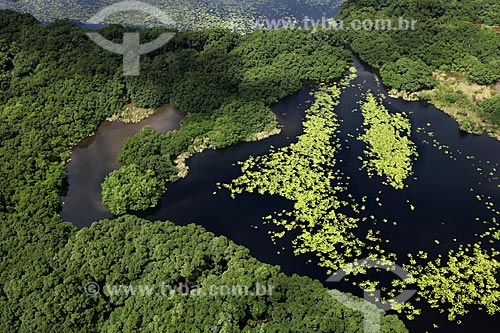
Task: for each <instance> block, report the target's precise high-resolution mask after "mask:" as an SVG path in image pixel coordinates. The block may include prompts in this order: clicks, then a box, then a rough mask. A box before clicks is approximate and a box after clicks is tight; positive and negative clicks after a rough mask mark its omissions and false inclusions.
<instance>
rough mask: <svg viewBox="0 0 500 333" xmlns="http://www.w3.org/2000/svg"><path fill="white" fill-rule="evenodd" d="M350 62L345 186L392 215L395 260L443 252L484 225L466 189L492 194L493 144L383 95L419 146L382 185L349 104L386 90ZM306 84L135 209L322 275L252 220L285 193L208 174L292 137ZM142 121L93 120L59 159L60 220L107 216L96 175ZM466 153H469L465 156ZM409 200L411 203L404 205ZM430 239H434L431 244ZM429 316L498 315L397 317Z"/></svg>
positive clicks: (375, 210) (480, 316) (483, 324)
mask: <svg viewBox="0 0 500 333" xmlns="http://www.w3.org/2000/svg"><path fill="white" fill-rule="evenodd" d="M355 65H356V67H357V69H358V77H357V78H356V79H355V80H354V81H353V82H352V84H351V86H350V87H348V88H346V90H345V92H344V93H343V95H342V98H341V102H340V104H339V106H338V107H337V110H338V114H339V118H340V119H342V120H343V123H342V125H341V129H342V134H340V135H341V140H342V141H341V143H342V144H343V149H342V150H341V151H340V153H339V155H338V156H337V158H338V160H339V161H341V160H342V162H341V163H339V167H340V168H341V170H342V171H343V172H344V174H345V175H346V176H350V178H351V179H350V184H349V190H348V191H349V193H351V194H352V195H353V197H354V198H356V199H357V201H358V202H359V201H360V199H361V198H362V197H363V196H367V197H368V198H369V199H368V202H367V204H366V206H367V211H368V212H369V213H368V214H370V215H371V214H373V215H375V216H376V217H377V220H378V221H382V220H383V219H384V218H386V219H388V220H389V221H397V222H398V224H397V226H394V225H393V224H392V223H387V224H384V223H378V224H377V228H378V229H380V230H381V232H382V237H383V238H385V239H388V240H390V243H389V244H388V245H387V246H385V248H386V249H387V250H388V251H392V252H395V253H396V254H397V255H398V258H399V260H400V261H401V262H405V261H406V258H407V257H406V254H407V253H409V252H411V253H416V252H418V251H419V250H426V251H427V252H429V258H431V259H432V258H435V257H436V256H437V255H438V254H443V255H444V254H446V253H447V252H448V250H449V249H452V248H456V247H457V244H459V243H475V242H477V241H479V239H478V237H476V236H475V235H476V234H478V233H482V232H484V231H485V230H486V229H487V228H488V227H489V225H486V224H483V223H481V222H480V221H476V218H480V220H481V221H482V220H486V219H488V218H490V217H491V216H492V213H490V212H489V211H488V210H486V208H485V205H484V202H480V201H478V200H477V199H476V195H477V194H482V195H486V196H491V199H489V200H488V201H490V202H493V203H498V202H500V200H499V199H500V197H499V192H500V191H499V189H498V184H499V181H498V178H497V177H496V176H497V174H494V176H490V175H489V172H490V171H491V170H492V169H493V168H497V169H500V167H498V164H499V163H500V144H499V143H498V142H497V141H496V140H494V139H492V138H490V137H488V136H486V135H482V136H471V135H464V134H463V133H461V132H460V131H459V130H458V126H457V124H456V122H455V121H454V120H453V119H451V118H449V117H448V116H446V115H445V114H444V113H443V112H441V111H439V110H437V109H436V108H435V107H433V106H432V105H429V104H427V103H425V102H406V101H403V100H401V99H393V98H386V99H385V100H384V105H385V106H386V107H387V108H388V109H389V111H390V112H405V113H406V114H407V115H408V116H409V118H410V120H411V123H412V126H413V134H412V139H413V140H414V141H415V142H416V143H417V146H418V152H419V154H420V156H419V158H418V160H417V161H416V162H415V163H414V171H415V175H414V176H413V177H411V178H410V179H408V180H407V184H408V185H409V186H408V188H407V189H405V190H403V191H397V190H394V189H392V188H390V187H388V186H385V185H382V184H381V179H380V178H373V179H370V178H368V176H367V175H366V172H365V171H360V170H359V169H360V166H361V162H360V161H359V160H358V159H357V157H358V156H360V155H361V154H362V151H363V149H364V145H363V144H362V143H361V142H359V141H357V140H356V137H357V136H358V135H359V133H360V128H361V125H362V120H363V119H362V116H361V113H360V112H359V111H358V112H353V111H352V110H354V109H358V108H359V104H358V101H359V100H360V98H362V95H363V94H364V93H366V92H367V91H368V90H370V91H372V92H373V93H375V94H386V91H385V89H384V88H383V87H382V86H381V85H380V84H379V83H378V80H377V76H376V75H375V74H373V73H372V72H371V71H370V70H368V68H367V67H365V66H364V64H362V63H361V62H360V61H359V60H358V59H356V58H355ZM313 89H314V86H313V85H311V84H305V85H304V87H303V89H302V90H301V91H299V92H298V93H296V94H294V95H292V96H289V97H287V98H285V99H283V100H282V101H280V102H279V103H277V104H276V105H274V106H273V111H274V112H275V113H276V115H277V116H278V118H279V122H280V124H282V125H283V126H284V127H283V131H282V133H281V134H280V135H277V136H273V137H271V138H268V139H266V140H263V141H259V142H253V143H241V144H238V145H236V146H234V147H231V148H228V149H223V150H218V151H213V150H207V151H205V152H203V153H200V154H196V155H194V156H193V157H191V158H190V159H189V160H188V165H189V168H190V171H189V176H188V177H187V178H185V179H182V180H180V181H177V182H175V183H173V184H170V185H169V186H168V191H167V193H166V195H165V196H164V198H163V199H162V201H161V204H160V205H159V206H158V207H157V208H155V209H151V210H148V211H146V212H143V213H141V214H139V216H141V217H144V218H146V219H149V220H151V221H157V220H171V221H174V222H175V223H177V224H179V225H186V224H190V223H196V224H199V225H202V226H203V227H205V228H206V229H207V230H209V231H211V232H213V233H214V234H216V235H224V236H227V237H228V238H230V239H232V240H234V241H235V242H236V243H238V244H241V245H244V246H246V247H248V248H249V249H250V251H251V253H252V255H253V256H255V257H256V258H257V259H259V260H261V261H263V262H266V263H270V264H273V265H280V266H281V268H282V270H283V271H284V272H285V273H287V274H293V273H298V274H301V275H307V276H310V277H312V278H314V279H318V280H320V281H325V279H326V278H327V277H328V276H327V274H326V270H325V269H323V268H321V267H319V266H318V265H317V260H316V259H315V258H312V257H308V256H304V255H301V256H295V255H294V254H293V249H292V248H291V245H290V244H291V237H292V235H290V236H287V237H285V238H284V239H283V240H280V241H279V242H278V244H277V245H274V244H273V243H272V242H271V240H270V237H269V235H268V231H269V230H271V229H272V228H273V227H272V226H270V225H263V224H262V219H261V218H262V217H263V216H267V215H269V214H271V213H273V212H274V211H280V210H282V209H290V208H291V207H292V203H291V202H289V201H287V200H284V199H283V198H280V197H277V196H261V195H256V194H242V195H240V196H237V197H236V199H231V198H230V196H229V193H228V191H227V190H218V189H217V186H216V183H218V182H221V183H228V182H230V181H231V180H232V179H234V178H236V177H238V176H239V175H240V171H239V168H238V167H236V166H234V164H235V163H236V162H237V161H243V160H245V159H247V158H248V157H249V156H252V155H253V156H256V155H262V154H266V153H267V152H268V151H269V149H270V147H271V146H274V147H284V146H287V145H289V144H290V143H292V142H295V141H296V139H297V136H298V135H300V134H301V133H302V120H303V118H304V112H305V110H306V109H307V107H308V105H310V103H311V96H310V92H311V91H312V90H313ZM167 115H168V116H167ZM164 117H166V118H150V119H148V122H149V123H150V124H152V125H158V124H159V125H160V126H161V129H162V130H163V131H166V130H169V129H174V128H176V127H177V126H178V122H179V120H180V119H181V118H182V115H180V114H178V113H175V112H170V113H166V114H165V115H164ZM165 124H168V125H165ZM143 125H145V123H141V124H139V125H137V127H134V129H132V128H130V129H128V128H127V129H126V127H125V126H128V125H123V124H115V123H113V124H108V123H106V124H103V125H102V126H101V128H100V129H99V131H98V132H97V134H96V136H95V137H94V138H93V139H92V138H91V139H89V140H90V141H87V142H83V143H82V145H81V146H78V147H77V148H76V149H75V150H74V152H73V154H72V162H71V163H70V164H68V166H67V172H68V180H69V192H68V195H67V196H66V197H65V198H63V201H65V205H64V209H63V213H62V218H63V219H64V220H68V221H72V222H74V223H75V224H76V225H77V226H79V227H84V226H88V225H90V224H91V221H93V220H97V219H101V218H109V217H111V214H110V213H109V212H108V211H107V210H106V209H105V207H103V206H102V205H101V203H100V183H101V182H102V180H103V179H104V177H105V176H106V175H107V174H108V173H109V172H110V171H111V170H113V169H115V168H117V167H119V166H120V165H119V163H118V162H117V156H118V155H117V154H118V150H119V147H120V145H121V142H123V139H124V138H125V137H127V136H130V135H133V134H134V133H135V132H137V131H138V130H139V128H140V127H141V126H143ZM417 128H424V129H425V130H426V132H433V133H434V136H433V137H431V136H429V135H428V134H426V133H425V132H423V131H420V132H417V131H416V129H417ZM348 133H350V134H352V135H353V136H354V138H351V136H348ZM434 139H437V140H438V141H439V142H440V143H442V144H445V145H448V146H449V148H442V149H441V150H439V149H438V148H436V147H433V145H432V141H433V140H434ZM426 141H428V142H430V144H427V143H425V142H426ZM445 151H448V154H447V153H445ZM450 155H452V156H455V157H456V160H453V159H451V158H450ZM466 156H474V159H468V158H466ZM478 168H481V170H482V171H478ZM471 188H472V189H473V191H471ZM376 197H379V198H380V199H381V202H382V207H380V206H378V204H377V203H376V202H375V201H374V198H376ZM410 204H411V205H413V206H414V207H415V210H411V209H410ZM371 228H373V226H371ZM454 239H456V240H457V242H455V241H454ZM435 240H439V241H440V243H439V245H438V244H436V243H435ZM278 252H279V254H278ZM308 261H309V262H310V263H308ZM391 278H392V277H391ZM325 285H327V286H328V287H331V288H334V287H335V288H339V289H341V290H343V291H349V292H353V293H355V294H358V295H361V292H360V291H359V290H358V289H356V288H353V287H350V286H349V284H347V283H342V284H338V285H336V284H330V283H328V284H326V283H325ZM433 323H436V324H438V325H439V329H438V330H437V331H439V332H448V331H449V332H451V331H453V332H456V333H460V332H463V333H465V332H472V331H474V330H477V328H479V327H480V328H481V331H483V332H491V333H493V332H497V327H498V325H499V324H500V317H499V316H494V317H491V316H488V315H486V314H484V313H479V312H472V313H471V314H470V315H468V316H467V317H466V318H465V319H464V320H463V323H462V324H461V325H460V326H457V325H455V324H453V323H450V322H448V321H447V320H446V316H445V315H443V314H438V313H436V312H434V311H427V310H425V315H423V316H420V317H417V319H416V320H415V321H409V322H408V321H407V325H408V327H409V329H410V331H412V332H413V331H415V332H425V331H433V329H432V324H433ZM434 331H435V330H434Z"/></svg>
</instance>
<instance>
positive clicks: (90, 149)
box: [61, 105, 184, 226]
mask: <svg viewBox="0 0 500 333" xmlns="http://www.w3.org/2000/svg"><path fill="white" fill-rule="evenodd" d="M183 118H184V114H183V113H182V112H180V111H179V110H177V109H175V108H173V107H171V106H169V105H164V106H162V107H160V108H159V109H158V110H156V113H155V114H154V115H152V116H151V117H149V118H147V119H145V120H143V121H141V122H140V123H137V124H125V123H122V122H120V121H115V122H109V121H106V122H104V123H103V124H101V126H99V129H98V130H97V132H96V134H95V135H93V136H91V137H89V138H86V139H85V140H83V141H81V142H80V143H79V144H78V145H76V146H75V148H74V149H73V152H72V154H71V161H70V162H69V163H68V164H67V165H66V174H67V182H68V188H67V193H65V195H64V196H63V197H62V201H63V203H64V204H63V209H62V211H61V218H62V219H63V220H68V221H72V222H74V223H75V224H76V225H78V226H83V225H88V224H89V222H90V221H95V220H98V219H102V218H109V217H112V214H111V213H110V212H109V211H108V210H107V208H106V207H105V206H104V205H103V204H102V203H101V183H102V182H103V181H104V178H106V176H107V175H108V174H109V173H110V172H111V171H113V170H115V169H118V168H120V167H121V166H122V164H121V163H120V162H119V161H118V154H119V152H120V148H121V146H122V144H123V141H124V140H125V139H126V138H127V137H130V136H133V135H134V134H136V133H137V132H139V130H140V129H141V128H142V127H144V126H146V125H149V126H152V127H153V128H154V129H156V130H157V131H159V132H162V133H166V132H168V131H171V130H174V129H178V128H179V123H180V121H181V120H182V119H183Z"/></svg>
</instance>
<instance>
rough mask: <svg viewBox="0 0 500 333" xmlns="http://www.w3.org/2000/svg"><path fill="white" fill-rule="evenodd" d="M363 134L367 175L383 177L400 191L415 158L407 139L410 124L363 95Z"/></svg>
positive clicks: (415, 149)
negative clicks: (364, 99) (366, 158)
mask: <svg viewBox="0 0 500 333" xmlns="http://www.w3.org/2000/svg"><path fill="white" fill-rule="evenodd" d="M361 111H362V113H363V117H364V121H363V124H364V126H365V133H364V134H362V135H360V136H359V137H358V140H360V141H363V142H364V143H366V146H367V147H366V150H365V151H364V153H365V154H366V156H367V157H368V158H369V159H368V160H363V167H364V168H366V169H367V170H368V175H369V176H370V177H373V176H374V174H377V175H378V176H381V177H385V178H386V180H385V181H384V184H386V185H390V186H392V187H394V188H395V189H403V188H404V186H405V185H404V181H405V179H406V178H408V177H409V176H411V175H412V174H413V171H412V159H413V158H416V157H417V156H418V153H417V148H416V145H415V143H414V142H412V141H411V140H410V138H409V136H410V134H411V124H410V121H409V120H408V118H406V117H405V116H404V115H403V114H400V113H398V114H391V113H389V111H388V110H387V109H386V108H385V107H384V106H383V105H382V103H380V102H378V101H377V100H376V98H375V96H373V94H371V93H368V94H367V95H366V101H365V102H363V103H362V105H361Z"/></svg>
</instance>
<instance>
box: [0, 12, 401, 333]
mask: <svg viewBox="0 0 500 333" xmlns="http://www.w3.org/2000/svg"><path fill="white" fill-rule="evenodd" d="M123 30H124V29H123V28H120V27H114V26H111V27H109V28H106V29H104V31H103V33H104V34H106V35H107V36H108V38H113V37H117V38H118V36H120V35H121V34H122V33H123ZM143 33H144V34H145V35H149V34H151V35H153V36H154V33H155V32H154V31H145V32H143ZM284 34H288V35H289V37H290V38H293V36H292V34H291V33H289V32H286V33H284ZM278 35H279V33H277V34H276V35H272V34H269V36H270V37H269V39H268V38H267V37H266V36H267V34H265V33H261V34H256V35H253V36H250V37H248V38H246V39H244V38H243V37H242V36H240V35H237V34H234V33H229V32H223V31H205V32H188V33H184V34H179V35H178V36H177V37H176V39H175V40H174V42H173V43H172V44H171V45H170V46H169V48H167V49H166V50H165V52H162V53H161V56H159V57H157V58H155V57H154V56H153V57H152V58H151V59H149V60H148V59H145V73H146V74H147V75H144V77H142V78H141V79H139V80H144V81H142V82H134V80H124V79H123V76H122V75H121V57H120V56H117V55H113V54H109V53H106V52H105V51H103V50H102V49H100V48H99V47H98V46H96V45H95V44H93V43H92V42H90V41H89V40H88V38H87V37H86V36H85V35H84V32H83V31H82V30H81V29H79V28H78V27H77V26H75V25H74V24H71V23H69V22H61V21H59V22H54V23H52V24H50V25H46V26H43V25H41V24H39V23H38V22H37V21H36V20H35V19H33V18H32V17H31V16H29V15H23V14H17V13H13V12H7V11H0V40H1V41H2V42H1V43H0V54H1V56H0V59H1V61H2V66H0V71H1V73H0V77H1V78H2V79H1V84H2V90H1V92H0V119H1V121H0V128H1V129H0V135H1V139H2V140H1V144H0V155H1V156H2V157H6V158H2V160H1V162H0V163H1V168H0V176H1V177H0V218H1V220H2V223H1V224H0V235H1V238H0V252H1V254H2V256H1V259H0V286H1V288H0V308H1V309H2V311H0V323H1V327H2V328H6V329H7V330H8V331H25V332H27V331H46V332H47V331H56V332H96V331H108V332H137V331H138V330H151V331H161V332H187V331H193V329H194V330H197V331H200V332H201V331H204V330H207V329H209V328H213V329H214V330H215V331H219V332H239V331H246V332H251V331H260V330H264V331H266V332H284V331H295V332H298V331H300V332H312V331H316V332H331V331H336V332H344V331H345V332H352V331H359V332H361V331H362V327H363V326H362V317H361V314H360V313H354V312H353V311H351V310H349V309H347V308H345V307H343V306H341V305H340V304H339V303H338V302H336V301H335V300H334V299H333V298H332V297H331V296H329V295H328V294H327V292H326V289H324V288H323V287H322V285H321V284H320V283H319V282H314V281H312V280H311V279H309V278H304V277H298V276H293V277H287V276H285V275H284V274H282V273H279V269H278V268H277V267H272V266H269V265H265V264H262V263H259V262H258V261H257V260H255V259H254V258H252V257H251V256H250V255H249V252H248V250H247V249H245V248H243V247H240V246H236V245H234V244H233V243H232V242H231V241H229V240H227V239H226V238H224V237H215V236H214V235H212V234H210V233H208V232H206V231H204V230H203V229H202V228H200V227H196V226H193V225H191V226H187V227H180V226H175V225H174V224H173V223H170V222H157V223H151V222H149V221H145V220H141V219H138V218H136V217H133V216H124V217H122V218H119V219H115V220H106V221H101V222H95V223H93V225H92V226H91V227H90V228H84V229H81V230H77V229H76V227H75V226H73V225H71V224H70V223H66V222H62V221H61V220H60V217H59V213H58V211H59V208H60V200H59V194H60V191H61V189H62V187H63V183H64V179H65V172H64V167H63V163H62V162H63V161H65V160H66V159H67V158H68V156H69V152H70V147H71V145H72V144H74V143H75V142H78V141H79V140H81V139H83V138H85V137H87V136H89V135H90V134H91V133H93V132H94V131H95V130H96V129H97V127H98V125H99V124H100V123H101V122H102V121H103V120H104V119H105V118H106V117H108V116H111V115H112V114H115V113H117V112H118V111H120V110H121V109H122V108H123V105H124V103H125V102H126V101H128V100H134V96H135V97H137V96H143V97H142V98H143V99H142V100H137V101H135V100H134V102H137V103H138V104H140V105H142V106H146V105H147V104H148V105H147V106H151V107H155V106H158V105H160V104H161V103H164V102H165V101H166V100H168V99H169V98H171V99H172V100H173V101H175V103H176V104H177V105H179V106H182V107H184V108H190V109H189V111H190V112H192V113H193V116H192V117H190V118H189V119H190V120H189V121H186V124H189V123H190V122H193V123H194V122H197V123H196V124H200V123H206V125H205V127H202V132H196V126H194V125H193V129H192V131H193V132H190V133H199V135H201V134H204V133H206V132H207V131H211V130H213V129H217V126H219V127H221V125H222V124H224V123H227V122H229V123H231V122H232V121H234V119H232V118H231V117H230V116H228V115H227V114H225V113H224V111H223V110H222V111H217V109H219V106H220V105H222V103H225V101H226V100H229V101H230V103H229V104H225V105H226V106H225V109H227V110H229V111H228V112H233V111H234V110H235V108H236V106H238V105H240V104H238V103H244V105H248V108H246V109H245V108H238V110H241V112H250V109H251V110H254V109H262V110H265V111H266V112H267V111H268V110H269V109H268V107H264V105H265V103H267V102H269V101H270V100H273V99H279V98H280V97H282V96H284V95H286V94H289V93H290V92H292V90H286V89H285V90H280V91H275V90H271V94H268V95H266V97H265V99H266V101H264V100H258V101H254V100H252V99H253V96H259V95H258V94H259V92H258V90H255V88H254V87H256V85H255V84H253V85H252V84H250V81H246V82H248V84H247V85H246V86H245V89H244V91H245V100H243V99H241V101H240V102H238V101H235V100H234V97H232V96H231V93H232V92H233V93H234V92H235V91H236V89H237V87H238V85H239V84H240V82H242V81H240V80H242V77H243V74H245V72H242V71H239V70H238V66H240V64H239V63H238V62H237V61H238V57H237V56H235V58H236V59H235V60H234V61H236V63H235V64H234V65H232V66H228V65H227V64H224V65H223V62H219V63H217V61H216V62H215V63H213V62H212V63H210V62H207V61H204V60H203V58H205V57H206V58H207V59H210V58H212V57H213V56H214V55H218V54H226V52H223V50H224V49H226V50H230V49H234V47H235V45H238V44H239V43H242V44H240V45H244V47H246V48H250V49H251V48H252V40H253V39H255V43H256V45H258V44H259V43H264V44H265V43H268V46H272V45H273V43H275V42H277V41H279V40H281V37H282V36H279V37H280V38H278ZM271 36H276V38H275V39H272V38H271ZM146 37H148V36H146ZM297 38H305V35H302V36H301V35H297ZM315 38H320V39H321V38H326V41H327V42H326V43H328V41H329V38H334V36H328V35H323V36H322V35H317V36H316V37H315ZM242 40H243V41H244V42H243V41H242ZM333 40H334V39H333ZM315 43H322V42H321V41H317V40H316V41H315ZM256 45H254V46H255V47H254V48H255V50H257V51H260V52H266V49H265V48H264V49H262V48H260V46H259V47H257V46H256ZM286 45H287V44H286V43H285V46H284V47H291V45H289V44H288V46H286ZM332 50H338V51H336V52H338V54H339V61H340V62H339V69H338V71H339V72H340V71H341V70H342V67H343V66H344V65H345V64H346V60H345V59H346V54H345V53H344V52H343V51H342V50H341V49H340V48H336V47H335V46H332ZM241 52H244V48H242V49H241ZM162 57H167V58H168V59H169V60H172V62H170V61H168V62H167V61H165V62H164V61H160V60H158V59H163V60H165V59H164V58H162ZM265 57H267V59H270V58H272V57H273V55H272V54H271V55H264V54H262V55H257V57H256V60H259V59H260V60H262V59H266V58H265ZM155 59H157V60H155ZM215 59H217V57H215ZM252 59H254V58H252ZM340 59H344V60H340ZM219 60H222V59H219ZM226 60H227V59H226V58H224V61H226ZM288 60H290V59H288ZM263 61H265V60H263ZM280 61H283V60H280ZM300 61H301V59H300V57H297V62H296V63H295V64H292V65H294V66H296V68H299V67H300ZM328 61H330V59H328ZM165 63H174V64H176V66H171V67H169V68H170V70H171V71H170V72H169V71H168V69H166V70H165V71H161V70H158V66H165ZM288 64H289V63H288ZM249 66H250V65H249ZM263 66H269V64H263ZM226 67H227V68H228V69H227V70H230V71H233V72H231V74H234V75H233V76H232V77H233V78H234V79H233V80H231V79H226V78H223V77H222V76H221V75H222V73H221V72H220V71H221V70H222V69H223V68H224V71H226V69H225V68H226ZM252 67H254V66H253V65H252ZM148 68H150V70H149V71H148ZM189 68H191V69H192V71H194V70H193V69H196V71H194V73H189V71H186V72H187V73H184V71H185V70H186V69H189ZM328 68H330V67H328ZM204 70H205V72H204ZM280 70H283V68H281V69H280V68H279V67H277V69H276V74H280V72H279V71H280ZM172 71H173V72H172ZM175 71H179V72H182V73H184V74H185V75H186V76H185V77H184V76H179V77H178V79H177V80H176V82H177V83H178V84H177V85H176V84H173V83H174V82H173V81H172V77H175V76H171V75H172V73H175ZM197 73H205V75H206V76H203V75H198V76H197V75H196V74H197ZM247 75H251V77H252V79H253V80H265V79H266V77H263V76H262V75H263V73H258V72H251V73H248V74H247ZM290 75H292V77H293V78H294V79H297V78H300V77H299V76H297V75H298V74H297V73H296V72H293V71H292V73H291V74H290ZM293 75H295V76H293ZM301 75H308V74H307V73H305V74H304V73H301ZM332 75H333V74H332ZM285 77H287V76H285ZM176 78H177V77H176ZM229 78H231V77H229ZM201 79H203V80H205V81H203V82H212V81H211V80H212V79H213V80H214V81H213V82H217V81H216V80H220V81H219V83H222V82H224V84H225V85H224V86H223V87H224V88H223V89H225V90H224V91H225V92H226V93H225V94H221V91H220V90H217V91H216V93H214V94H213V95H211V98H210V99H207V100H204V99H200V100H196V99H192V98H191V96H196V95H184V94H183V92H190V93H193V90H192V89H195V91H196V89H201V84H200V80H201ZM271 79H272V78H271ZM162 80H164V81H162ZM157 82H165V85H164V86H163V85H159V84H154V83H157ZM274 82H275V85H276V87H278V86H279V84H278V81H274ZM209 86H210V85H209ZM212 86H213V88H214V89H221V88H220V87H219V86H218V85H217V84H214V83H212ZM257 87H258V85H257ZM270 87H272V81H271V83H270ZM291 87H294V89H297V83H293V84H291ZM141 89H142V90H141ZM287 89H288V88H287ZM200 103H201V104H200ZM205 103H207V104H205ZM248 103H254V104H248ZM255 103H256V104H255ZM266 114H268V113H266ZM233 118H234V117H233ZM191 119H195V120H191ZM217 119H224V121H223V122H222V123H220V122H219V123H217ZM239 119H241V118H239ZM250 119H254V118H250ZM252 121H253V120H252ZM186 124H183V126H186ZM218 124H219V125H218ZM187 126H189V125H187ZM187 126H186V127H187ZM224 130H226V129H225V128H224ZM252 130H254V128H252ZM186 132H189V130H186ZM150 134H151V133H150ZM151 135H152V136H154V134H151ZM193 136H194V135H193ZM191 138H192V137H189V136H188V137H187V138H180V139H179V141H180V142H181V141H182V140H184V141H183V142H185V144H186V145H189V144H190V143H191V142H190V139H191ZM166 149H180V148H179V146H177V145H176V144H173V146H172V148H166ZM149 163H152V164H155V163H158V164H160V165H161V170H166V171H165V172H166V173H167V174H168V173H169V172H170V171H168V170H170V169H171V165H170V164H168V162H167V163H166V164H165V163H163V164H162V162H160V161H158V160H156V161H155V159H154V158H151V160H150V161H149ZM131 164H132V163H131ZM133 168H134V170H135V171H137V167H133ZM256 281H259V282H261V283H262V284H268V285H273V286H275V290H276V291H275V293H273V296H272V297H262V298H256V297H254V298H235V297H213V298H202V297H197V298H195V297H186V296H184V295H177V296H174V297H159V298H138V297H125V296H123V297H113V296H112V295H110V294H106V293H101V294H100V295H99V296H94V297H90V296H88V295H86V294H85V292H84V290H85V289H84V288H85V285H86V284H87V283H89V282H96V283H98V285H99V286H101V287H103V286H104V285H105V284H124V285H129V284H150V285H156V286H157V285H158V284H159V283H167V284H176V283H191V284H193V283H195V284H199V285H201V286H203V285H205V286H208V285H211V284H246V285H252V284H253V283H254V282H256ZM383 331H384V332H406V331H407V330H406V329H405V328H404V325H403V324H402V322H401V321H399V320H398V319H397V318H396V317H394V316H385V317H384V318H383Z"/></svg>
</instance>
